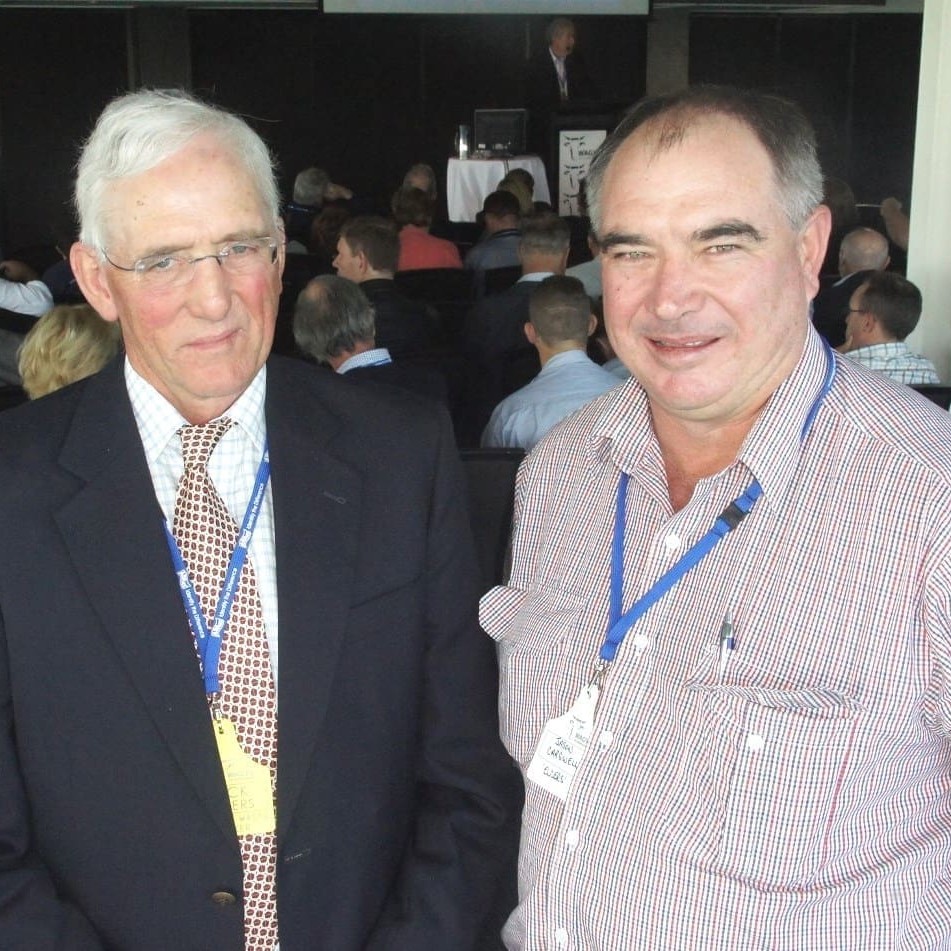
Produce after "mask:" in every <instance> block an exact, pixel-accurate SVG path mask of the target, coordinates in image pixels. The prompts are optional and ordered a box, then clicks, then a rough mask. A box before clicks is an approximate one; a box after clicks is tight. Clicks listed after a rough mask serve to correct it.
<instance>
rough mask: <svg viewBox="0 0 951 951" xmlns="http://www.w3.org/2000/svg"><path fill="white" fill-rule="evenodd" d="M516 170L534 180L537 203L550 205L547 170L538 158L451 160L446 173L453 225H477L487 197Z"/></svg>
mask: <svg viewBox="0 0 951 951" xmlns="http://www.w3.org/2000/svg"><path fill="white" fill-rule="evenodd" d="M513 168H524V169H527V170H528V171H529V172H530V173H531V175H532V177H533V178H534V179H535V194H534V195H533V196H532V197H533V198H534V199H535V201H546V202H550V201H551V195H550V193H549V191H548V178H547V177H546V175H545V166H544V164H542V160H541V159H540V158H539V157H538V156H537V155H513V156H511V157H510V158H487V159H477V158H472V159H457V158H451V159H449V167H448V168H447V169H446V204H447V205H448V206H449V220H450V221H475V220H476V215H477V214H478V213H479V212H480V211H482V202H483V201H485V196H486V195H488V194H490V193H491V192H494V191H495V189H496V187H497V186H498V184H499V182H500V181H502V179H503V178H505V176H506V175H508V173H509V172H510V171H511V170H512V169H513Z"/></svg>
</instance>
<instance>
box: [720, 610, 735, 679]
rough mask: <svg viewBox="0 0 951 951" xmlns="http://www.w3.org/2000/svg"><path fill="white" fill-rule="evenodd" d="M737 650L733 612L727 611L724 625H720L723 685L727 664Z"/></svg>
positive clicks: (721, 677) (724, 616)
mask: <svg viewBox="0 0 951 951" xmlns="http://www.w3.org/2000/svg"><path fill="white" fill-rule="evenodd" d="M735 649H736V637H734V635H733V610H732V608H729V607H728V608H727V609H726V614H724V615H723V623H722V624H721V625H720V669H719V678H720V683H723V675H724V674H725V673H726V664H727V661H728V660H729V659H730V654H731V653H732V652H733V651H734V650H735Z"/></svg>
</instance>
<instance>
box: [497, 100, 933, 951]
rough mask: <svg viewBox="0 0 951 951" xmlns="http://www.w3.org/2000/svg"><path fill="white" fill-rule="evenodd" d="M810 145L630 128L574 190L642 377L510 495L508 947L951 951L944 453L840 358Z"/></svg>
mask: <svg viewBox="0 0 951 951" xmlns="http://www.w3.org/2000/svg"><path fill="white" fill-rule="evenodd" d="M821 181H822V179H821V174H820V170H819V165H818V163H817V161H816V150H815V140H814V136H813V133H812V130H811V129H810V127H809V125H808V122H807V121H806V120H805V118H804V117H803V116H802V114H801V113H800V112H799V110H798V109H797V108H796V107H794V106H793V105H792V104H790V103H788V102H785V101H783V100H780V99H777V98H774V97H770V96H767V95H764V94H761V93H758V92H751V91H738V90H731V89H723V88H710V87H708V88H695V89H690V90H687V91H684V92H681V93H677V94H675V95H673V96H670V97H665V98H661V99H653V100H648V101H645V102H642V103H641V104H639V105H638V106H637V107H636V108H635V109H634V110H633V111H632V112H631V113H630V114H629V115H628V116H627V117H626V118H625V120H624V121H623V122H622V123H621V125H620V127H619V128H618V130H617V131H616V132H615V133H614V134H613V135H612V136H611V137H610V138H609V139H608V140H607V142H606V143H605V144H604V146H603V147H602V149H601V150H600V151H599V153H598V155H597V156H596V157H595V160H594V162H593V165H592V169H591V173H590V177H589V178H588V196H589V202H590V206H591V213H592V219H593V225H594V229H595V232H596V234H597V238H598V243H599V245H600V247H601V248H602V250H603V254H602V261H603V265H602V266H603V283H604V300H605V313H606V320H607V327H608V332H609V335H610V337H611V341H612V343H613V345H614V347H615V349H616V350H617V352H618V354H619V356H620V357H621V358H622V360H623V361H624V363H625V364H626V365H627V367H628V368H629V369H630V370H631V373H632V378H631V380H630V381H629V382H628V383H627V384H625V385H624V386H622V387H620V388H618V389H616V390H613V391H612V392H610V393H608V394H606V395H605V396H603V397H600V398H599V399H598V400H596V401H594V402H593V403H590V404H589V405H588V406H587V407H585V408H584V409H582V410H581V411H580V412H579V413H577V414H576V415H574V416H573V417H571V418H569V419H568V420H566V421H564V422H563V423H561V424H560V425H559V426H558V427H556V429H554V430H553V431H552V432H551V433H550V434H549V436H548V437H547V439H546V440H545V441H544V442H542V443H541V444H540V445H539V447H538V448H537V449H536V450H535V451H534V452H533V453H532V455H531V456H530V457H529V458H528V460H527V461H526V462H525V464H524V465H523V467H522V470H521V472H520V475H519V481H518V488H517V497H516V525H515V535H514V562H513V567H512V574H511V578H510V580H509V583H508V585H506V586H504V587H499V588H494V589H493V590H492V591H490V592H489V593H488V594H487V595H486V596H485V597H484V599H483V601H482V611H481V618H482V624H483V627H484V628H485V629H486V630H487V631H488V632H489V633H490V634H491V635H492V636H493V637H494V638H495V639H496V640H497V641H498V645H499V651H500V661H501V671H502V686H501V699H500V712H501V725H502V735H503V739H504V740H505V743H506V745H507V746H508V749H509V751H510V752H511V753H512V755H513V756H514V757H515V758H516V759H517V760H518V762H519V763H520V765H521V767H522V770H523V772H524V774H525V785H526V805H525V812H524V823H523V830H522V843H521V855H520V867H519V877H520V903H519V905H518V907H517V908H516V909H515V911H514V912H513V913H512V915H511V917H510V918H509V921H508V923H507V925H506V929H505V934H504V937H505V941H506V943H507V946H508V947H509V948H510V949H526V951H527V949H532V951H534V949H542V948H546V949H549V948H550V949H559V951H563V949H568V951H575V949H582V948H584V949H601V951H608V949H610V951H621V949H624V951H628V949H638V948H643V949H651V951H654V949H689V951H695V949H704V951H708V949H716V948H724V949H726V948H729V949H731V951H741V949H742V951H763V949H770V951H802V949H823V951H825V949H836V951H840V949H862V951H868V949H873V948H874V949H878V948H882V949H885V948H888V949H907V951H911V949H935V948H951V743H949V738H951V624H949V613H951V611H949V608H951V459H949V454H948V451H947V447H948V445H949V443H951V422H949V418H948V415H947V413H943V412H941V411H940V410H938V409H937V408H935V407H932V406H930V405H929V404H927V403H926V402H925V401H924V400H923V399H921V398H919V397H918V396H917V395H916V394H915V393H914V392H913V391H911V390H910V389H907V388H905V387H901V386H897V385H896V384H894V383H892V382H890V381H889V380H887V379H885V378H883V377H880V376H877V375H873V374H871V373H869V372H868V371H866V370H864V369H863V368H861V367H857V366H855V365H853V364H851V363H850V362H848V361H846V360H840V358H839V357H837V356H836V355H834V354H833V353H831V352H830V351H829V350H828V348H827V347H825V346H824V344H823V343H822V341H821V340H820V338H819V337H818V336H817V335H816V333H815V332H814V331H813V330H812V328H811V326H810V322H809V301H810V299H811V298H812V297H813V296H814V294H815V293H816V288H817V273H818V269H819V266H820V264H821V262H822V258H823V254H824V251H825V245H826V239H827V237H828V233H829V212H828V210H827V209H826V208H825V207H823V206H822V205H820V203H819V202H820V199H821V195H822V188H821Z"/></svg>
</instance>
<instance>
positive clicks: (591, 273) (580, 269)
mask: <svg viewBox="0 0 951 951" xmlns="http://www.w3.org/2000/svg"><path fill="white" fill-rule="evenodd" d="M588 250H589V251H590V252H591V260H590V261H582V262H581V263H580V264H576V265H574V267H570V268H568V269H567V270H566V271H565V274H567V275H568V276H569V277H576V278H578V280H579V281H581V283H582V284H584V292H585V293H586V294H587V295H588V297H590V298H591V299H592V300H597V299H598V298H599V297H601V295H602V289H601V249H600V248H599V247H598V241H597V238H595V236H594V235H593V234H592V233H591V232H588Z"/></svg>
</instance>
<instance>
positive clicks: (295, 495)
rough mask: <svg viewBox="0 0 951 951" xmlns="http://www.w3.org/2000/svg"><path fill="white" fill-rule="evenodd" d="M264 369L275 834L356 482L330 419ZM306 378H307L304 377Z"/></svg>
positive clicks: (318, 681)
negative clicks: (272, 554)
mask: <svg viewBox="0 0 951 951" xmlns="http://www.w3.org/2000/svg"><path fill="white" fill-rule="evenodd" d="M276 370H278V367H277V366H269V370H268V397H267V426H268V443H269V446H270V454H271V473H272V475H271V478H272V480H273V481H272V494H273V499H274V526H275V542H276V555H277V587H278V598H279V608H278V612H279V620H278V641H279V645H280V646H279V657H280V661H279V677H278V687H279V689H278V722H279V723H280V738H279V745H278V802H277V812H278V835H281V834H282V833H283V832H285V831H286V829H287V826H288V823H289V821H290V817H291V815H292V814H293V810H294V806H295V804H296V802H297V799H298V796H299V794H300V791H301V787H302V785H303V782H304V779H305V777H306V774H307V770H308V769H309V768H310V766H311V763H312V759H313V754H314V747H315V744H316V740H317V735H318V731H319V730H320V727H321V725H322V723H323V719H324V715H325V713H326V708H327V701H328V698H329V696H330V691H331V688H332V680H333V675H334V671H335V670H336V668H337V656H338V654H339V652H340V650H341V649H342V640H343V634H344V630H345V625H346V620H347V614H348V610H349V604H350V588H351V584H352V579H353V570H354V568H353V566H354V559H355V556H356V539H357V535H358V532H359V526H360V497H361V490H360V476H359V473H357V472H355V471H354V470H353V469H352V468H351V467H350V466H349V465H347V464H346V463H345V462H342V461H341V460H339V459H337V458H334V456H332V455H331V453H330V452H329V450H328V446H329V445H330V444H332V441H333V438H334V436H335V434H337V433H338V431H339V430H340V425H341V424H340V420H339V419H338V418H337V417H336V416H335V415H334V414H333V413H332V412H330V411H329V410H327V409H326V407H325V406H323V405H322V404H319V403H317V402H316V401H310V402H308V403H307V405H305V406H303V407H302V405H301V400H302V398H303V394H302V393H301V392H299V391H298V392H294V391H293V388H292V386H291V385H289V384H288V382H287V381H286V380H285V379H284V378H283V377H282V376H281V374H280V373H279V372H274V371H276ZM314 372H316V371H314Z"/></svg>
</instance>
